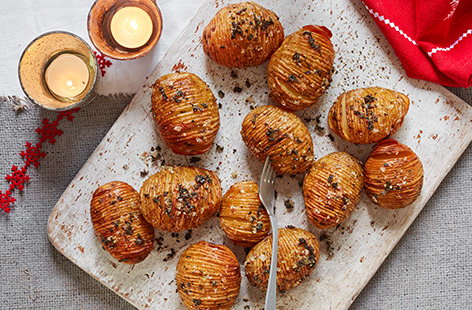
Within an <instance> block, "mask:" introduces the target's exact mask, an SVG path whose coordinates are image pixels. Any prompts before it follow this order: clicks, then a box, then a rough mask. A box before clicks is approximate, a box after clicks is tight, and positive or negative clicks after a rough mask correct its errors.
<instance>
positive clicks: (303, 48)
mask: <svg viewBox="0 0 472 310" xmlns="http://www.w3.org/2000/svg"><path fill="white" fill-rule="evenodd" d="M331 36H332V35H331V32H330V31H329V30H328V28H326V27H324V26H313V25H309V26H305V27H303V28H301V29H300V30H298V31H297V32H294V33H292V34H291V35H289V36H288V37H287V38H285V40H284V42H283V43H282V45H281V46H280V48H279V49H278V50H277V51H276V52H275V53H274V54H273V55H272V57H271V58H270V62H269V66H268V68H267V73H268V83H269V89H270V96H271V98H272V99H273V100H274V101H275V102H276V103H278V104H280V105H282V106H284V107H285V108H286V109H289V110H301V109H305V108H307V107H309V106H311V105H313V104H315V103H316V102H317V100H318V98H319V97H320V96H321V95H322V94H323V93H324V92H325V90H326V89H327V88H328V87H329V84H330V83H331V76H332V74H333V63H334V49H333V45H332V43H331V40H330V38H331Z"/></svg>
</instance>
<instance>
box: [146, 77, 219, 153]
mask: <svg viewBox="0 0 472 310" xmlns="http://www.w3.org/2000/svg"><path fill="white" fill-rule="evenodd" d="M152 112H153V115H154V119H155V121H156V125H157V128H158V129H159V132H160V134H161V136H162V138H163V140H164V142H165V143H166V145H167V146H168V147H169V148H170V149H171V150H172V151H173V152H174V153H177V154H182V155H198V154H203V153H205V152H206V151H208V150H209V149H210V147H211V146H212V145H213V141H214V140H215V137H216V134H217V133H218V129H219V128H220V116H219V113H218V104H217V103H216V98H215V96H214V95H213V93H212V92H211V90H210V88H209V87H208V85H207V84H205V82H203V81H202V80H201V79H200V78H199V77H198V76H196V75H195V74H192V73H187V72H182V73H171V74H167V75H164V76H162V77H161V78H159V79H158V80H157V81H156V83H154V85H153V86H152Z"/></svg>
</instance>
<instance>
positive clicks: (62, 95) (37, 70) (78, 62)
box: [18, 31, 98, 111]
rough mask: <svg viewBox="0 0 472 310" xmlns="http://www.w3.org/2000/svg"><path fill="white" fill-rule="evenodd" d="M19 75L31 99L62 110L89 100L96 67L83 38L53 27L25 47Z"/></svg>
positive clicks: (94, 83)
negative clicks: (53, 29) (52, 30)
mask: <svg viewBox="0 0 472 310" xmlns="http://www.w3.org/2000/svg"><path fill="white" fill-rule="evenodd" d="M18 75H19V79H20V84H21V87H22V89H23V91H24V92H25V94H26V96H27V97H28V98H29V99H30V100H31V101H32V102H34V103H36V104H38V105H39V106H41V107H43V108H45V109H48V110H55V111H65V110H70V109H73V108H76V107H79V106H82V105H84V104H86V103H89V102H90V101H92V99H93V98H94V97H95V86H96V84H97V80H98V67H97V62H96V59H95V56H94V55H93V52H92V49H91V48H90V46H89V45H88V44H87V43H86V42H85V41H84V40H82V39H81V38H80V37H78V36H76V35H74V34H72V33H68V32H62V31H55V32H48V33H45V34H42V35H41V36H39V37H37V38H36V39H34V40H33V41H32V42H31V43H30V44H29V45H28V46H27V47H26V49H25V50H24V51H23V54H22V55H21V58H20V63H19V65H18Z"/></svg>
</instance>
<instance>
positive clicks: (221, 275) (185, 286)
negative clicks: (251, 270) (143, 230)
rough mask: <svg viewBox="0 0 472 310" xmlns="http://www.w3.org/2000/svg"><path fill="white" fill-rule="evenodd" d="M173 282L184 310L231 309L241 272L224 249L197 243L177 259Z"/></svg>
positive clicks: (236, 261) (215, 245) (232, 256)
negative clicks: (184, 307)
mask: <svg viewBox="0 0 472 310" xmlns="http://www.w3.org/2000/svg"><path fill="white" fill-rule="evenodd" d="M175 282H176V283H177V290H178V292H179V294H180V297H181V298H182V302H183V303H184V305H185V306H186V307H187V309H192V310H193V309H195V310H197V309H208V310H211V309H215V310H220V309H221V310H224V309H231V307H232V306H233V304H234V302H235V301H236V298H237V297H238V294H239V288H240V286H241V270H240V268H239V262H238V260H237V259H236V256H235V255H234V254H233V252H231V250H230V249H228V248H227V247H226V246H224V245H217V244H213V243H209V242H206V241H200V242H197V243H195V244H193V245H191V246H190V247H189V248H188V249H186V250H185V251H184V252H183V253H182V255H180V258H179V262H178V263H177V275H176V280H175Z"/></svg>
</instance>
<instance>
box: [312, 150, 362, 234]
mask: <svg viewBox="0 0 472 310" xmlns="http://www.w3.org/2000/svg"><path fill="white" fill-rule="evenodd" d="M363 186H364V169H363V167H362V164H361V163H360V162H359V161H358V160H357V159H356V158H355V157H354V156H352V155H350V154H348V153H345V152H335V153H331V154H329V155H326V156H324V157H322V158H321V159H319V160H318V161H316V162H315V163H314V164H313V167H311V169H310V172H308V174H307V175H306V177H305V180H304V182H303V197H304V199H305V207H306V214H307V216H308V219H309V220H310V222H311V223H312V224H313V225H315V226H316V227H318V228H322V229H325V228H330V227H334V226H336V225H338V224H339V223H342V222H343V221H344V220H345V219H346V218H347V217H348V216H349V215H350V214H351V212H352V211H353V210H354V208H355V207H356V205H357V204H358V203H359V200H360V195H361V190H362V187H363Z"/></svg>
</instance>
